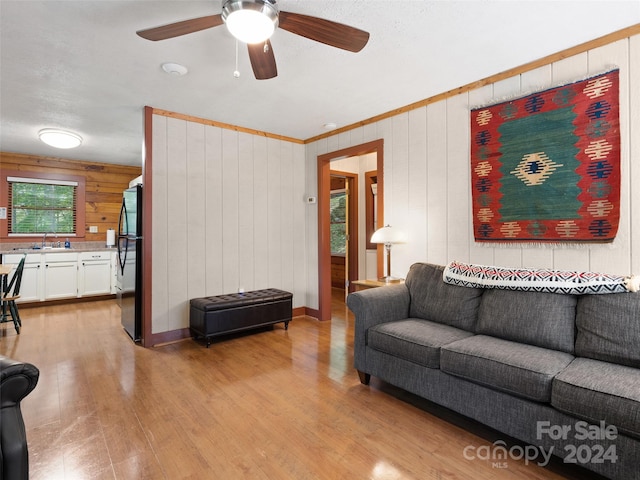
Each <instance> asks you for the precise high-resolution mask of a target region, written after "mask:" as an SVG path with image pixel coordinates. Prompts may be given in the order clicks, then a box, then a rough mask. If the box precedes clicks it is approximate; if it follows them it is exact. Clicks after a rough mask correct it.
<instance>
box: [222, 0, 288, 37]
mask: <svg viewBox="0 0 640 480" xmlns="http://www.w3.org/2000/svg"><path fill="white" fill-rule="evenodd" d="M222 20H223V21H224V23H225V24H226V25H227V28H228V29H229V32H230V33H231V35H233V36H234V37H235V38H237V39H238V40H240V41H241V42H244V43H262V42H264V41H266V40H268V39H269V38H271V35H273V32H274V31H275V29H276V27H277V26H278V10H277V8H276V7H275V5H274V4H272V3H271V2H270V0H227V1H226V2H225V4H224V5H223V6H222Z"/></svg>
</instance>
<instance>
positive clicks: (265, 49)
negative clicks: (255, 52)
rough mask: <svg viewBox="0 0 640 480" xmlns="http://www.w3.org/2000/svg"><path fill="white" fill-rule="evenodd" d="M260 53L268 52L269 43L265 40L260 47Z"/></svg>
mask: <svg viewBox="0 0 640 480" xmlns="http://www.w3.org/2000/svg"><path fill="white" fill-rule="evenodd" d="M262 51H263V52H264V53H267V52H269V43H268V42H267V41H266V40H265V41H264V47H262Z"/></svg>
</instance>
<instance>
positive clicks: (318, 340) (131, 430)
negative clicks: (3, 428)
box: [0, 300, 595, 480]
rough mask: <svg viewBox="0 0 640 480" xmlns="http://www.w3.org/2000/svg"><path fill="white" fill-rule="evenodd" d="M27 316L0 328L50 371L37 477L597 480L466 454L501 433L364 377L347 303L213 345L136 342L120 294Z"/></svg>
mask: <svg viewBox="0 0 640 480" xmlns="http://www.w3.org/2000/svg"><path fill="white" fill-rule="evenodd" d="M20 314H21V317H22V322H23V329H22V333H21V334H20V335H16V334H15V331H14V330H13V328H12V326H10V325H8V324H5V325H2V326H0V328H1V330H0V353H1V354H3V355H6V356H9V357H12V358H15V359H19V360H24V361H28V362H31V363H33V364H34V365H36V366H37V367H38V368H39V369H40V381H39V383H38V386H37V387H36V389H35V390H34V391H33V392H32V393H31V395H29V396H28V397H27V398H26V399H25V400H24V401H23V404H22V408H23V414H24V418H25V424H26V428H27V436H28V441H29V452H30V465H31V479H32V480H37V479H47V480H62V479H64V480H68V479H94V478H95V479H114V478H115V479H136V480H137V479H154V480H155V479H167V480H175V479H225V480H227V479H272V480H273V479H295V480H303V479H327V480H334V479H378V480H382V479H384V480H401V479H403V480H404V479H415V480H418V479H419V480H423V479H433V480H441V479H471V478H473V479H503V478H504V479H506V478H508V479H516V478H526V479H543V478H544V479H546V478H552V479H559V478H575V479H578V478H585V473H584V471H583V470H576V469H569V468H567V467H566V466H564V465H561V464H558V465H555V466H554V467H553V468H552V469H543V468H540V467H538V466H536V465H534V464H529V465H525V463H524V462H522V461H516V460H509V461H508V463H507V465H506V468H494V466H492V464H491V463H490V462H488V461H481V460H466V459H465V458H464V456H463V450H464V448H465V447H466V446H468V445H471V446H474V447H476V448H477V447H480V446H490V445H491V442H492V441H495V440H496V439H498V438H501V437H500V435H499V434H496V433H495V432H492V431H489V430H486V429H482V428H479V427H477V425H476V424H475V423H474V422H470V421H468V420H465V419H463V418H461V417H459V416H456V415H451V414H450V413H448V412H447V411H445V410H444V409H439V408H438V407H435V406H433V405H431V404H429V403H428V402H425V401H422V400H420V399H417V398H416V397H414V396H411V395H409V394H406V393H404V392H401V391H399V390H397V389H394V388H393V387H391V386H389V385H386V384H384V383H382V382H380V381H378V380H377V379H375V378H374V379H372V382H371V386H370V387H366V386H363V385H361V384H360V382H359V381H358V376H357V374H356V372H355V370H354V369H353V366H352V364H353V348H352V345H353V343H352V341H353V318H352V316H351V315H350V313H349V312H348V310H347V309H346V307H345V306H344V304H343V303H341V302H339V301H338V302H335V303H334V309H333V320H332V321H331V322H324V323H320V322H318V321H316V320H314V319H311V318H306V317H297V318H295V319H294V320H293V321H292V322H291V324H290V325H289V330H288V331H285V330H284V328H283V326H282V325H277V326H276V327H275V328H274V329H273V330H266V331H261V332H259V333H255V334H251V335H243V336H235V337H233V338H229V339H226V340H224V341H217V342H215V343H214V344H212V345H211V347H210V348H209V349H207V348H205V347H204V346H203V345H202V344H200V343H196V342H194V341H192V340H190V339H189V340H185V341H181V342H178V343H174V344H170V345H166V346H162V347H157V348H152V349H144V348H141V347H138V346H135V345H134V344H133V343H132V342H131V341H130V340H129V338H128V337H127V336H126V334H125V333H124V332H123V330H122V328H121V327H120V324H119V307H118V306H117V304H116V302H115V301H112V300H106V301H96V302H86V303H78V304H73V305H57V306H47V307H37V308H23V309H21V311H20ZM442 417H443V418H442ZM447 419H448V420H447ZM451 421H452V422H453V423H451ZM461 427H464V428H461ZM468 429H469V430H471V431H474V433H472V432H471V431H469V430H468ZM478 432H479V434H480V435H481V436H479V435H478ZM594 478H595V477H594Z"/></svg>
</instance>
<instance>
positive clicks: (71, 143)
mask: <svg viewBox="0 0 640 480" xmlns="http://www.w3.org/2000/svg"><path fill="white" fill-rule="evenodd" d="M38 137H40V140H42V141H43V142H44V143H46V144H47V145H49V146H51V147H55V148H76V147H79V146H80V145H81V144H82V137H81V136H80V135H78V134H77V133H72V132H67V131H65V130H59V129H57V128H43V129H42V130H40V131H39V132H38Z"/></svg>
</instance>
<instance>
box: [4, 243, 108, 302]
mask: <svg viewBox="0 0 640 480" xmlns="http://www.w3.org/2000/svg"><path fill="white" fill-rule="evenodd" d="M23 256H24V253H5V254H3V255H2V263H4V264H10V265H16V266H17V265H18V263H19V262H20V260H21V259H22V257H23ZM116 256H117V254H116V251H115V250H114V249H110V250H104V251H102V250H100V251H95V252H74V251H68V250H62V251H56V252H47V253H40V252H39V253H29V254H27V257H26V259H25V264H24V270H23V272H22V282H21V285H20V299H19V300H18V302H22V303H24V302H41V301H45V300H58V299H65V298H76V297H88V296H91V295H109V294H115V291H116V277H117V271H116V269H115V265H116V263H117V259H116Z"/></svg>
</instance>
